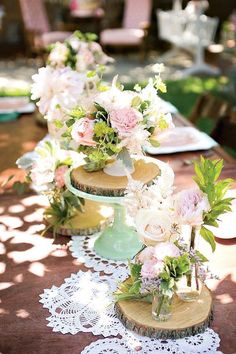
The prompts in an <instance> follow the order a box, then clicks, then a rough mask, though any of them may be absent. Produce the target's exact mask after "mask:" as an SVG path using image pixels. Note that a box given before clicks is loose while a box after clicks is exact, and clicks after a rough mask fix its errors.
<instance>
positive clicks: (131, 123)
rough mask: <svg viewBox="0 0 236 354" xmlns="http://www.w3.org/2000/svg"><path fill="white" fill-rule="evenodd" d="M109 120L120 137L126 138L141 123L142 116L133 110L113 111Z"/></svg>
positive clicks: (121, 109)
mask: <svg viewBox="0 0 236 354" xmlns="http://www.w3.org/2000/svg"><path fill="white" fill-rule="evenodd" d="M109 118H110V121H111V126H112V128H115V129H117V131H118V134H119V135H120V136H126V135H127V134H130V133H132V131H133V130H134V128H135V127H136V126H137V124H138V122H139V121H140V114H139V112H137V111H135V110H134V109H133V108H120V109H114V110H113V111H111V112H110V114H109Z"/></svg>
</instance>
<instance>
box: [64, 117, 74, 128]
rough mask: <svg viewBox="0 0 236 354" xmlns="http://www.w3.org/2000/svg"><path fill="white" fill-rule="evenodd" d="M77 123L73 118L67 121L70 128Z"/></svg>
mask: <svg viewBox="0 0 236 354" xmlns="http://www.w3.org/2000/svg"><path fill="white" fill-rule="evenodd" d="M74 123H75V119H74V118H71V119H68V120H67V121H66V125H67V127H68V128H70V127H71V126H72V125H73V124H74Z"/></svg>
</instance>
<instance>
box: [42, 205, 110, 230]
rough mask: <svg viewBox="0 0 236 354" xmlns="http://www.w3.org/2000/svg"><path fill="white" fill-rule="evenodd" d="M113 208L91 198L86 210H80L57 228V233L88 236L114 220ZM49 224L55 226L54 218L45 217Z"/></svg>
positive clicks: (85, 206)
mask: <svg viewBox="0 0 236 354" xmlns="http://www.w3.org/2000/svg"><path fill="white" fill-rule="evenodd" d="M112 216H113V208H112V207H110V206H108V205H107V204H101V203H98V202H93V201H90V200H86V201H85V205H84V212H83V213H81V212H80V211H78V212H77V214H76V215H75V216H74V218H72V219H71V220H70V221H69V222H67V223H65V224H64V225H62V226H60V227H59V228H58V229H57V232H56V233H57V234H59V235H65V236H74V235H79V236H87V235H92V234H94V233H95V232H99V231H101V230H102V229H103V228H105V227H106V226H107V225H108V224H109V223H110V222H111V220H112ZM45 220H46V222H47V224H49V225H50V224H51V225H52V226H53V218H49V217H45Z"/></svg>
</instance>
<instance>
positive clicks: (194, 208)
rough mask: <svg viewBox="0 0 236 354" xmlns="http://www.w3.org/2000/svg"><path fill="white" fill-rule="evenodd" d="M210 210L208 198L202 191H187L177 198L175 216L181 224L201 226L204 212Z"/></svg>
mask: <svg viewBox="0 0 236 354" xmlns="http://www.w3.org/2000/svg"><path fill="white" fill-rule="evenodd" d="M209 209H210V204H209V201H208V198H207V196H206V194H204V193H203V192H202V191H201V190H200V189H197V188H191V189H185V190H183V191H181V192H179V193H178V194H176V196H175V214H176V218H177V220H178V222H179V223H180V224H188V225H191V226H197V225H201V224H202V222H203V212H207V211H208V210H209Z"/></svg>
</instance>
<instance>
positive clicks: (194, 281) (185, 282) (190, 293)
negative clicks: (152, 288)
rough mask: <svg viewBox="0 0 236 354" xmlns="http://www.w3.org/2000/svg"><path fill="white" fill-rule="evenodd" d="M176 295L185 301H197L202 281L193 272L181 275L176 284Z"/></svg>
mask: <svg viewBox="0 0 236 354" xmlns="http://www.w3.org/2000/svg"><path fill="white" fill-rule="evenodd" d="M176 287H177V288H176V295H177V296H178V297H179V299H180V300H182V301H185V302H193V301H197V300H198V298H199V296H200V294H201V291H202V282H201V281H200V280H199V278H198V276H197V277H196V276H195V274H194V272H192V273H191V274H190V275H187V276H184V277H182V278H181V279H180V280H179V281H178V283H177V284H176Z"/></svg>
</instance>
